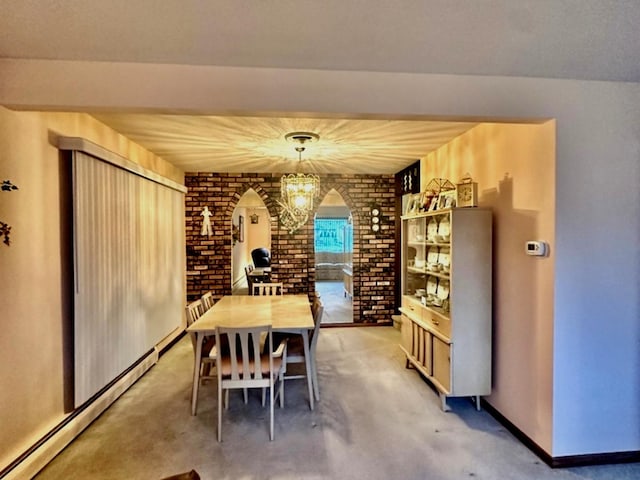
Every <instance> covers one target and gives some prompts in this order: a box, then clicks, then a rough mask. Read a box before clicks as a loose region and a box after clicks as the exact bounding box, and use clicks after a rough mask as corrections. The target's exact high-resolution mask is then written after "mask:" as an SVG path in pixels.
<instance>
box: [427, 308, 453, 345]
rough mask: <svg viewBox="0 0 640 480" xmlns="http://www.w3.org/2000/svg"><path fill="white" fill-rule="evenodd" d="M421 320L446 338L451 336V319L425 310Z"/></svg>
mask: <svg viewBox="0 0 640 480" xmlns="http://www.w3.org/2000/svg"><path fill="white" fill-rule="evenodd" d="M422 321H423V322H425V323H426V324H427V325H429V326H430V327H432V328H433V329H434V330H436V331H437V332H439V333H441V334H442V335H444V336H445V337H447V338H451V319H450V318H447V317H444V316H441V315H437V314H436V313H433V312H431V311H428V310H425V312H424V313H423V315H422Z"/></svg>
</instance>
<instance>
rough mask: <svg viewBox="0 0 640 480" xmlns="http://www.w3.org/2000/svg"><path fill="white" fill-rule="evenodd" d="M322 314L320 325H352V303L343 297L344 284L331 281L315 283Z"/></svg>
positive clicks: (349, 299)
mask: <svg viewBox="0 0 640 480" xmlns="http://www.w3.org/2000/svg"><path fill="white" fill-rule="evenodd" d="M316 291H317V292H318V293H320V298H321V299H322V304H323V305H324V313H323V314H322V322H321V325H328V324H336V323H338V324H340V323H341V324H345V323H353V303H352V300H351V298H349V297H347V296H345V295H344V284H343V283H342V282H341V281H340V282H333V281H323V282H316Z"/></svg>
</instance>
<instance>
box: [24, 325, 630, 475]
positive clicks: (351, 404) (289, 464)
mask: <svg viewBox="0 0 640 480" xmlns="http://www.w3.org/2000/svg"><path fill="white" fill-rule="evenodd" d="M398 341H399V332H398V331H397V330H395V329H393V328H392V327H359V328H328V329H321V330H320V339H319V343H318V370H319V378H320V382H319V383H320V395H321V400H320V402H319V403H318V404H317V406H316V410H315V411H313V412H312V411H310V410H309V405H308V399H307V394H306V388H305V382H304V381H289V382H287V383H286V405H285V408H284V409H282V410H280V409H276V414H275V440H274V441H273V442H270V441H269V433H268V409H266V408H262V407H261V405H260V398H259V397H260V395H259V393H258V392H252V393H251V394H250V398H249V404H248V405H244V404H243V403H242V396H241V393H239V392H238V393H237V394H236V395H233V394H232V395H231V407H230V409H229V410H227V411H225V412H224V414H223V436H224V442H223V443H218V442H217V441H216V400H215V393H214V391H215V383H213V382H212V383H209V384H207V385H205V386H204V388H202V389H201V391H202V394H201V397H200V406H199V411H198V415H197V416H191V415H190V391H191V369H192V359H193V351H192V346H191V342H190V340H189V338H187V337H184V338H183V339H181V340H180V342H179V343H178V344H176V345H175V346H174V347H173V348H172V349H171V350H170V351H169V352H168V353H166V354H165V355H164V356H162V357H161V359H160V362H159V363H158V364H157V365H156V366H155V367H153V368H152V369H151V370H150V371H149V372H148V373H147V374H146V375H145V376H144V377H143V378H142V379H141V380H140V381H139V382H138V383H136V384H135V385H134V386H133V387H131V388H130V389H129V391H127V392H126V393H125V394H124V395H123V396H122V397H121V398H120V399H119V400H118V401H117V402H116V403H115V404H114V405H113V406H112V407H111V408H110V409H109V410H107V411H106V412H105V413H104V414H103V415H102V416H101V417H100V418H98V419H97V420H96V421H95V422H94V423H93V424H92V425H91V426H90V427H89V428H88V429H87V430H86V431H85V432H84V433H83V434H82V435H81V436H80V437H79V438H78V439H77V440H76V441H75V442H74V443H72V444H71V445H70V446H69V447H68V448H67V449H66V450H65V451H63V452H62V453H61V454H60V455H58V457H57V458H55V459H54V460H53V461H52V462H51V463H50V464H49V466H48V467H47V468H46V469H45V470H43V471H42V472H41V474H40V475H38V476H37V477H36V478H37V480H52V479H55V480H59V479H65V480H75V479H82V480H87V479H91V480H103V479H112V480H116V479H117V480H123V479H135V480H157V479H160V478H163V477H166V476H169V475H174V474H177V473H180V472H187V471H189V470H191V469H195V470H196V471H197V472H198V473H199V474H200V476H201V478H202V479H205V480H214V479H216V480H217V479H229V480H231V479H234V480H236V479H271V478H273V479H285V480H286V479H345V480H349V479H371V480H378V479H379V480H387V479H412V480H413V479H415V480H418V479H429V480H439V479H443V480H460V479H464V478H477V479H485V480H488V479H491V480H503V479H515V480H517V479H531V480H533V479H535V480H540V479H561V480H576V479H585V480H586V479H589V480H604V479H638V478H640V464H628V465H613V466H602V467H588V468H578V469H571V470H552V469H550V468H549V467H547V466H546V465H545V464H544V463H542V462H541V461H540V460H539V459H538V458H537V457H536V456H535V455H534V454H533V453H532V452H531V451H529V450H528V449H527V448H525V447H524V446H523V445H522V444H521V443H520V442H518V441H517V440H515V439H514V438H513V436H512V435H511V434H510V433H509V432H507V431H506V430H505V429H504V428H503V427H502V426H501V425H500V424H499V423H497V422H496V421H495V420H494V419H493V417H491V416H490V415H489V414H488V413H487V412H485V411H481V412H477V411H476V410H475V409H474V408H473V406H472V403H471V402H470V401H469V400H468V399H454V400H451V401H450V405H451V407H452V409H453V411H452V412H449V413H444V412H442V411H441V409H440V402H439V398H438V396H437V395H436V393H435V392H434V391H433V390H432V389H431V388H430V387H429V386H428V384H426V383H425V382H424V381H423V380H422V379H421V378H420V376H419V375H418V374H417V373H416V372H415V371H414V370H407V369H405V368H404V363H405V362H404V357H403V355H402V354H401V352H400V349H399V348H398V346H397V344H398Z"/></svg>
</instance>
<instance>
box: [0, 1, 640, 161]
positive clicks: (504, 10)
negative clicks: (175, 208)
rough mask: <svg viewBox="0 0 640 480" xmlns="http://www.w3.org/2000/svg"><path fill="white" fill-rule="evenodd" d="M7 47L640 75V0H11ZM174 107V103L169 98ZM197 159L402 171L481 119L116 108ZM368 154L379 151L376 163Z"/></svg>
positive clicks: (141, 132)
mask: <svg viewBox="0 0 640 480" xmlns="http://www.w3.org/2000/svg"><path fill="white" fill-rule="evenodd" d="M0 12H2V14H1V15H0V58H12V59H50V60H71V61H101V62H134V63H145V64H149V63H162V64H181V65H185V64H186V65H217V66H247V67H273V68H297V69H316V70H352V71H354V70H357V71H375V72H392V73H426V74H455V75H499V76H519V77H545V78H563V79H576V80H602V81H620V82H639V81H640V29H638V25H640V1H637V0H517V1H516V0H475V1H471V0H397V1H395V2H390V1H383V0H323V1H316V0H269V1H262V2H261V1H252V0H210V1H207V2H203V1H198V0H163V1H162V2H157V1H156V0H137V1H135V2H132V1H130V0H110V1H108V2H105V1H103V0H66V1H65V2H42V1H38V0H21V1H19V2H16V1H14V0H0ZM167 113H168V112H167ZM95 116H96V118H98V119H99V120H100V121H102V122H104V123H105V124H107V125H109V126H111V127H112V128H114V129H115V130H117V131H119V132H121V133H122V134H124V135H125V136H127V137H129V138H131V139H132V140H133V141H135V142H137V143H139V144H141V145H142V146H144V147H146V148H147V149H149V150H150V151H152V152H154V153H156V154H157V155H159V156H161V157H163V158H165V159H166V160H168V161H170V162H171V163H173V164H175V165H176V166H177V167H179V168H181V169H183V170H185V171H220V172H223V171H228V172H239V171H253V172H280V171H285V170H291V169H292V168H295V167H296V166H297V163H298V162H297V154H296V152H295V151H294V150H293V145H291V144H289V143H287V142H286V141H285V140H284V135H285V134H286V133H288V132H291V131H296V130H307V131H312V132H315V133H317V134H319V135H320V141H319V142H317V143H316V144H314V145H311V146H309V148H308V149H307V151H305V152H304V154H303V155H302V159H303V160H304V162H303V165H302V166H301V167H304V169H305V170H310V171H314V172H318V173H330V172H336V173H340V172H345V173H346V172H349V173H394V172H397V171H398V170H401V169H402V168H404V167H405V166H407V165H409V164H411V163H413V162H414V161H415V160H416V159H417V158H420V157H423V156H425V155H426V154H427V153H429V152H430V151H432V150H434V149H435V148H437V147H439V146H441V145H443V144H445V143H447V142H449V141H450V140H451V139H452V138H454V137H456V136H458V135H460V134H461V133H463V132H465V131H466V130H468V129H469V128H472V127H473V126H474V124H473V123H460V122H440V121H438V122H433V121H423V120H415V121H413V120H380V119H376V120H370V119H367V120H363V119H353V118H352V119H344V118H341V119H326V118H325V119H321V118H311V116H302V117H301V118H298V116H296V117H292V118H277V117H260V118H256V117H240V116H236V117H220V116H217V117H212V116H204V115H199V116H189V115H180V116H178V115H168V114H165V115H160V114H148V113H146V114H142V113H135V112H134V113H131V112H127V113H119V112H114V113H109V114H106V113H104V112H102V113H100V114H96V115H95ZM363 160H366V162H365V163H363Z"/></svg>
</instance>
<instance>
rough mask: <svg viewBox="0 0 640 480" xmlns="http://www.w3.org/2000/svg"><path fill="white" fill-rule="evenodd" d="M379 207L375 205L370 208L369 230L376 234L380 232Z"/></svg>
mask: <svg viewBox="0 0 640 480" xmlns="http://www.w3.org/2000/svg"><path fill="white" fill-rule="evenodd" d="M380 214H381V212H380V207H378V206H377V205H372V206H371V230H372V231H373V232H374V233H376V232H378V231H380V216H381V215H380Z"/></svg>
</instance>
